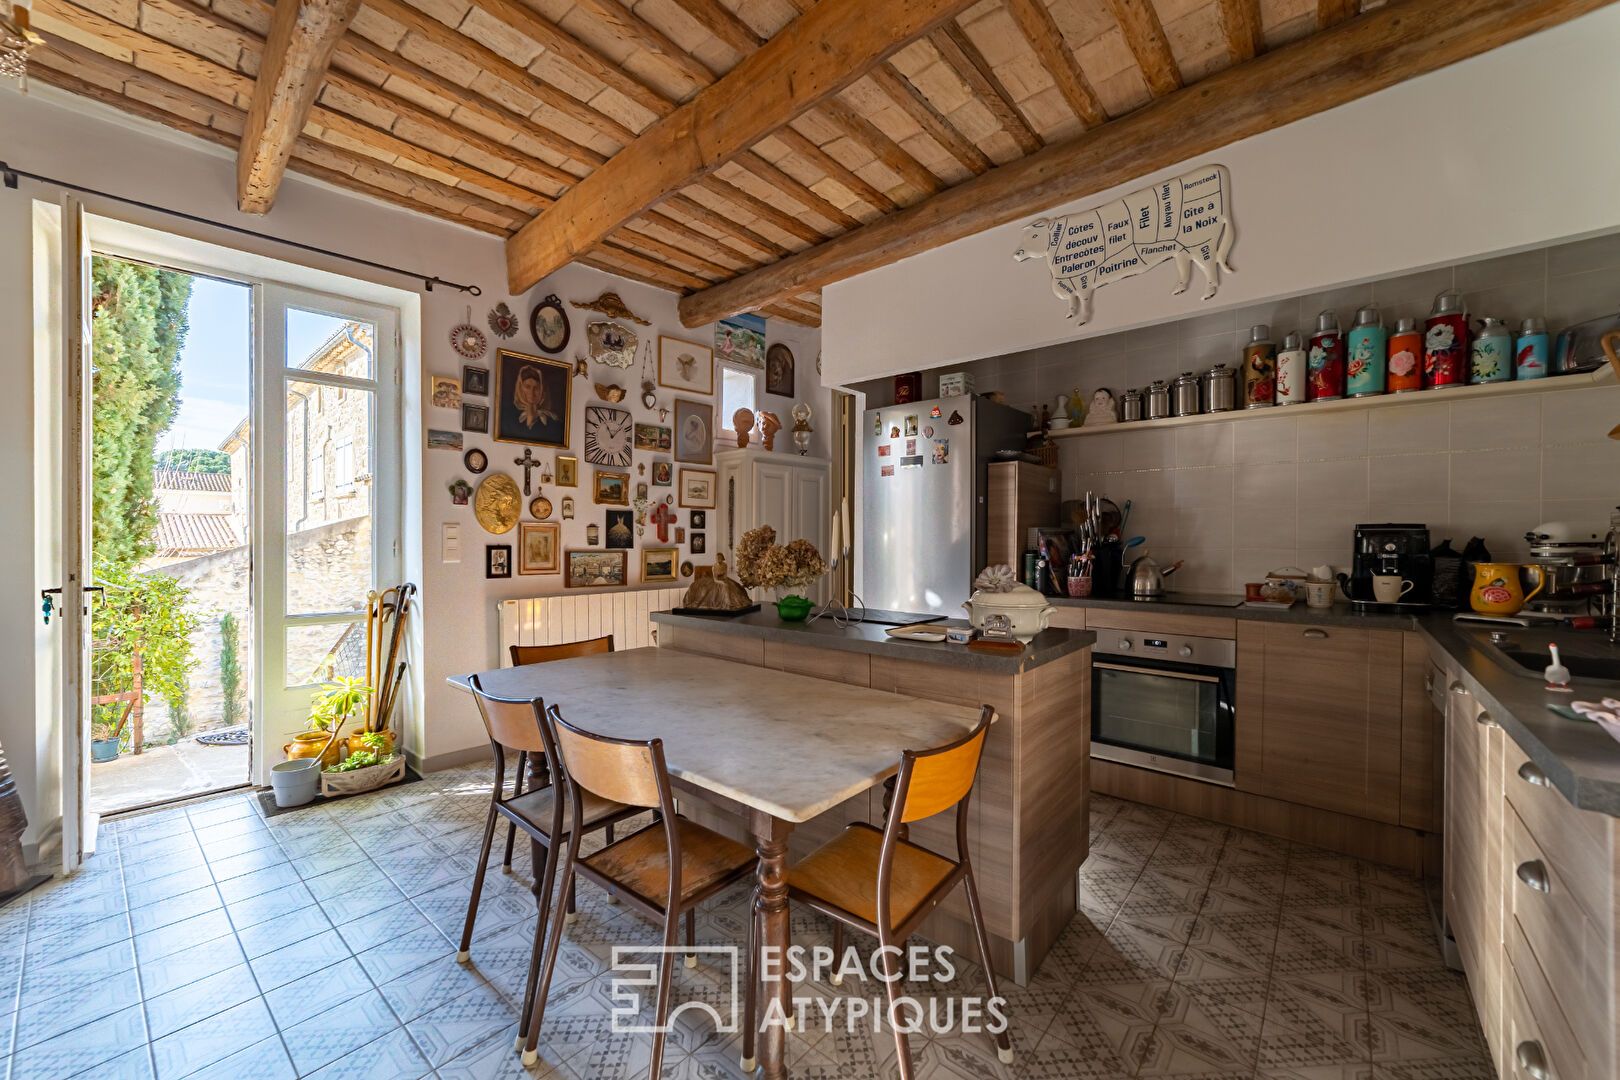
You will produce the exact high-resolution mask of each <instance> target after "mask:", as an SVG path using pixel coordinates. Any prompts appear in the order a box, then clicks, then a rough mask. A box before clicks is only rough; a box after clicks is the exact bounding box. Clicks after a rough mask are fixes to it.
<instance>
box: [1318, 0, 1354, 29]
mask: <svg viewBox="0 0 1620 1080" xmlns="http://www.w3.org/2000/svg"><path fill="white" fill-rule="evenodd" d="M1360 7H1361V5H1360V3H1358V2H1357V0H1316V26H1317V29H1319V30H1326V29H1327V28H1328V27H1330V26H1337V25H1339V24H1340V23H1342V22H1344V21H1345V20H1346V19H1352V18H1355V15H1356V11H1357V10H1358V9H1359V8H1360Z"/></svg>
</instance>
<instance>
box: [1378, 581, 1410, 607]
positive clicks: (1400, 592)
mask: <svg viewBox="0 0 1620 1080" xmlns="http://www.w3.org/2000/svg"><path fill="white" fill-rule="evenodd" d="M1372 581H1373V599H1374V600H1376V601H1378V602H1379V603H1380V604H1398V603H1400V600H1401V597H1403V596H1405V595H1406V594H1407V593H1409V592H1411V591H1412V585H1413V582H1410V581H1407V580H1406V579H1405V578H1403V577H1401V575H1399V574H1374V575H1373V579H1372Z"/></svg>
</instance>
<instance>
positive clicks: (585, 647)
mask: <svg viewBox="0 0 1620 1080" xmlns="http://www.w3.org/2000/svg"><path fill="white" fill-rule="evenodd" d="M507 651H508V652H509V653H511V656H512V666H513V667H526V666H528V665H529V664H544V663H548V662H550V661H552V660H572V659H573V658H574V657H576V656H599V655H601V654H602V653H610V652H612V651H613V635H612V634H604V635H603V636H602V637H594V638H586V639H584V640H583V641H565V642H562V643H561V644H559V645H508V646H507ZM526 765H531V766H532V767H531V768H529V781H530V786H531V787H536V788H538V787H540V786H541V784H542V783H543V782H544V778H543V777H542V776H541V775H540V773H539V770H540V769H541V768H542V767H543V765H544V762H543V761H541V760H540V759H527V758H523V757H521V756H520V757H519V759H518V767H517V780H516V782H517V783H519V784H521V783H522V782H523V776H524V768H525V766H526ZM607 838H608V841H609V842H610V843H611V842H612V840H613V826H611V825H609V826H608V831H607ZM516 841H517V826H516V825H508V826H507V827H506V853H505V855H504V856H503V857H502V858H501V873H503V874H510V873H511V872H512V845H513V844H514V843H516ZM568 911H569V914H570V915H572V914H573V911H574V905H573V900H572V899H570V900H569V904H568Z"/></svg>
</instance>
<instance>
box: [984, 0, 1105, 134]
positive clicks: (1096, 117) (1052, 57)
mask: <svg viewBox="0 0 1620 1080" xmlns="http://www.w3.org/2000/svg"><path fill="white" fill-rule="evenodd" d="M1006 3H1007V13H1008V14H1009V15H1011V16H1012V17H1013V21H1014V22H1015V23H1017V24H1018V29H1019V30H1020V31H1021V32H1022V33H1023V35H1024V40H1025V41H1027V42H1029V47H1030V48H1031V49H1034V50H1035V55H1036V56H1037V57H1038V58H1039V59H1040V61H1041V65H1042V66H1043V67H1045V68H1046V70H1047V72H1049V73H1050V74H1051V76H1052V80H1053V82H1055V83H1057V88H1058V93H1060V94H1062V95H1063V100H1064V101H1066V102H1068V103H1069V108H1070V109H1071V110H1072V111H1073V112H1074V115H1075V116H1077V117H1079V119H1080V123H1081V125H1082V126H1084V127H1088V128H1090V127H1096V126H1097V125H1098V124H1101V123H1104V122H1106V121H1107V120H1108V114H1107V113H1105V112H1104V111H1103V107H1102V103H1101V102H1100V101H1098V100H1097V95H1096V93H1095V92H1094V91H1093V90H1092V89H1091V84H1090V83H1088V82H1087V81H1086V77H1085V75H1084V74H1082V73H1081V71H1080V65H1079V64H1078V63H1076V62H1075V59H1074V54H1073V53H1071V52H1070V51H1069V45H1068V42H1066V41H1064V40H1063V31H1061V30H1059V29H1058V24H1057V22H1056V21H1055V20H1053V18H1052V13H1051V12H1050V11H1048V10H1046V2H1045V0H1006Z"/></svg>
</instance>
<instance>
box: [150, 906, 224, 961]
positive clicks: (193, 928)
mask: <svg viewBox="0 0 1620 1080" xmlns="http://www.w3.org/2000/svg"><path fill="white" fill-rule="evenodd" d="M231 932H232V926H231V920H230V916H228V915H226V914H225V909H224V908H215V909H213V910H212V911H205V912H203V913H202V914H201V915H193V916H192V917H191V918H189V919H182V920H181V921H179V922H177V923H170V924H169V925H168V926H164V927H159V928H158V929H156V930H149V931H147V932H146V933H144V934H138V935H136V937H135V959H136V960H137V961H138V962H140V963H142V964H149V963H151V962H152V961H154V960H161V959H163V958H164V957H165V956H173V955H174V954H175V953H177V952H181V951H183V950H185V949H188V948H190V947H192V946H194V945H198V944H201V943H203V942H205V941H213V940H215V939H216V938H222V937H225V936H227V935H228V934H230V933H231Z"/></svg>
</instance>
